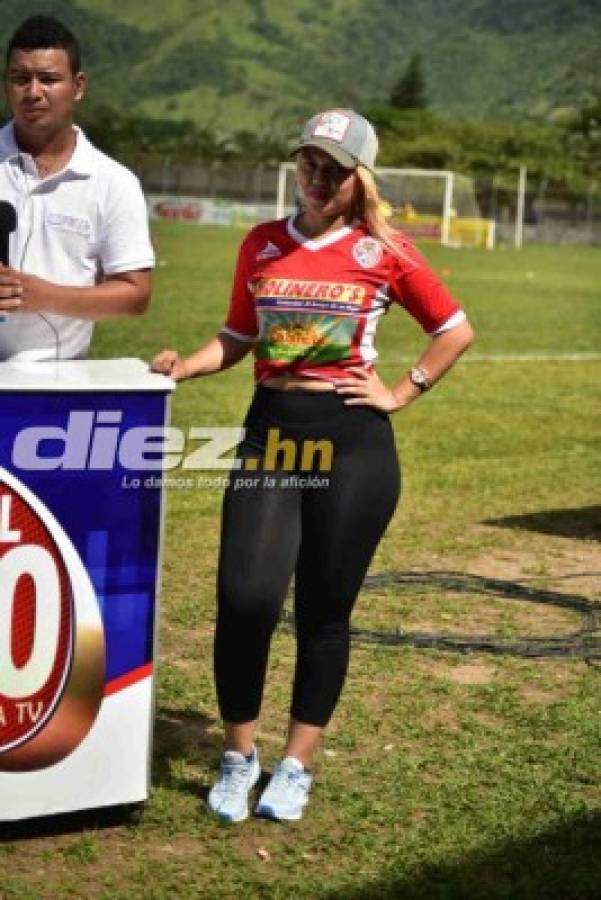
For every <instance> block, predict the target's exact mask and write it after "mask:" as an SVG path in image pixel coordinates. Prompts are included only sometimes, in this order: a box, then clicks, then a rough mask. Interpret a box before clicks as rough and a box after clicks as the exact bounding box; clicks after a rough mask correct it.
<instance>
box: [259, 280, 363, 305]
mask: <svg viewBox="0 0 601 900" xmlns="http://www.w3.org/2000/svg"><path fill="white" fill-rule="evenodd" d="M254 294H255V297H256V298H257V300H258V301H260V300H261V299H262V298H274V299H279V298H281V299H285V300H325V301H328V302H329V303H341V304H342V303H350V304H353V305H354V306H361V304H362V303H363V301H364V299H365V294H366V290H365V288H364V287H363V286H361V285H357V284H344V283H342V284H341V283H339V282H329V281H295V280H293V279H290V278H260V279H258V281H257V282H255V284H254Z"/></svg>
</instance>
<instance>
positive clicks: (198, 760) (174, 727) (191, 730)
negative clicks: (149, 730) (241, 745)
mask: <svg viewBox="0 0 601 900" xmlns="http://www.w3.org/2000/svg"><path fill="white" fill-rule="evenodd" d="M215 724H216V720H215V719H211V718H210V717H209V716H205V715H203V713H201V712H198V711H197V710H181V709H177V710H175V709H168V708H166V707H161V708H159V709H158V710H157V713H156V718H155V723H154V748H153V768H152V783H153V785H158V786H161V787H168V788H175V789H177V790H180V791H186V792H188V793H191V794H194V796H196V797H202V798H203V799H204V798H206V794H207V788H206V787H204V786H203V785H201V784H200V783H199V781H198V778H195V777H193V776H190V777H187V776H184V775H182V774H181V771H178V769H181V767H178V766H177V765H174V763H178V762H182V761H183V762H185V763H187V764H192V765H206V764H207V763H208V764H209V765H214V766H215V769H216V768H217V762H218V760H219V756H220V754H221V751H222V749H223V737H222V735H221V732H220V731H215V730H214V729H215Z"/></svg>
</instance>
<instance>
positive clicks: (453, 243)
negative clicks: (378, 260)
mask: <svg viewBox="0 0 601 900" xmlns="http://www.w3.org/2000/svg"><path fill="white" fill-rule="evenodd" d="M294 172H295V166H294V163H282V164H281V165H280V168H279V173H278V190H277V201H276V203H277V206H276V216H277V218H282V217H283V216H286V215H290V213H292V212H293V211H294V210H295V209H296V208H297V207H298V198H297V196H296V182H295V177H294ZM375 175H376V180H377V182H378V187H379V190H380V194H381V196H382V198H383V201H384V204H385V210H384V211H385V213H386V215H387V216H388V218H389V219H390V223H391V225H393V226H397V227H398V228H400V229H401V231H404V232H405V233H406V234H409V235H411V236H412V237H416V238H425V239H430V240H436V241H440V243H441V244H444V245H445V246H448V247H486V248H488V249H489V250H490V249H492V248H493V247H494V244H495V223H494V221H493V220H491V219H483V218H482V216H481V214H480V209H479V207H478V202H477V199H476V191H475V187H474V180H473V178H470V177H469V176H467V175H460V174H459V173H457V172H450V171H447V170H436V169H387V168H378V169H375Z"/></svg>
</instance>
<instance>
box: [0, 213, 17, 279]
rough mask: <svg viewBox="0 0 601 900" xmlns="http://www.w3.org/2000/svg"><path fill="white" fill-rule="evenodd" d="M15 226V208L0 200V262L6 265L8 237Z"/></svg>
mask: <svg viewBox="0 0 601 900" xmlns="http://www.w3.org/2000/svg"><path fill="white" fill-rule="evenodd" d="M16 228H17V210H16V209H15V208H14V206H13V205H12V203H7V202H6V200H0V263H2V265H3V266H8V264H9V262H8V239H9V236H10V235H11V234H12V232H13V231H15V230H16Z"/></svg>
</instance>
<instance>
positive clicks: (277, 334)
mask: <svg viewBox="0 0 601 900" xmlns="http://www.w3.org/2000/svg"><path fill="white" fill-rule="evenodd" d="M268 334H269V340H270V341H271V343H272V344H289V345H290V344H292V345H296V346H300V347H315V346H317V345H318V344H323V343H325V341H326V337H325V335H324V334H322V333H320V331H319V329H318V328H316V327H315V325H311V324H309V325H303V324H301V323H300V322H294V323H292V324H290V325H283V324H277V325H272V326H271V327H270V328H269V331H268Z"/></svg>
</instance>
